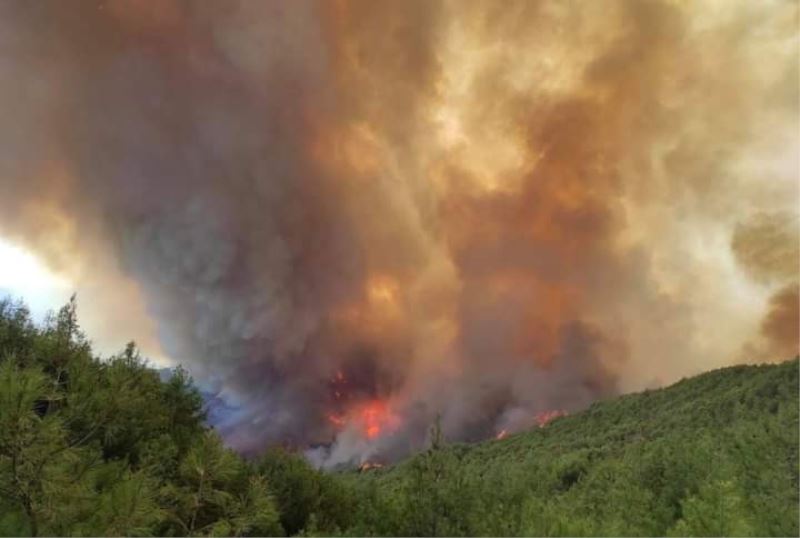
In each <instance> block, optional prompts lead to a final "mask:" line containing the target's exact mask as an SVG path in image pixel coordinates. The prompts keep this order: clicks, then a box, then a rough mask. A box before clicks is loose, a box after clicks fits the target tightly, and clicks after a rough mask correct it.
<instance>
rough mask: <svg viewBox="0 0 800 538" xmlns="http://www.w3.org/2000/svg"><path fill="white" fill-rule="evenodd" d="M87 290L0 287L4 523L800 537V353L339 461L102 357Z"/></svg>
mask: <svg viewBox="0 0 800 538" xmlns="http://www.w3.org/2000/svg"><path fill="white" fill-rule="evenodd" d="M76 308H77V307H76V302H75V300H74V298H73V299H72V300H71V301H70V303H69V304H68V305H66V306H65V307H64V308H62V309H61V310H60V311H59V312H58V313H57V314H55V315H52V316H50V317H49V318H48V319H47V320H46V321H45V323H44V324H42V325H41V326H37V325H36V324H34V323H32V322H31V320H30V315H29V312H28V310H27V309H26V308H25V306H24V305H22V304H20V303H12V302H10V301H0V535H10V536H16V535H59V536H117V535H129V536H148V535H156V536H267V535H282V534H284V533H286V534H289V535H303V536H326V535H350V536H364V535H425V536H427V535H430V536H437V535H450V536H467V535H476V536H487V535H494V536H517V535H535V536H611V535H613V536H660V535H677V536H683V535H693V536H717V535H728V536H748V535H764V536H767V535H770V536H797V535H798V515H799V514H798V503H799V501H800V499H798V487H799V486H800V480H799V479H798V476H799V474H800V473H799V472H800V468H798V437H799V436H800V432H799V431H798V365H799V364H800V363H799V362H798V360H797V359H795V360H791V361H788V362H785V363H783V364H779V365H770V366H767V365H765V366H738V367H734V368H727V369H723V370H718V371H715V372H709V373H707V374H704V375H701V376H698V377H695V378H692V379H686V380H683V381H681V382H679V383H677V384H676V385H673V386H672V387H669V388H666V389H661V390H656V391H646V392H644V393H641V394H634V395H629V396H624V397H621V398H617V399H614V400H610V401H607V402H599V403H596V404H594V405H592V406H591V407H590V408H589V409H588V410H586V411H585V412H582V413H578V414H575V415H573V416H568V417H561V418H558V419H556V420H554V421H553V422H551V423H550V424H548V425H547V426H546V427H544V428H540V429H535V430H532V431H529V432H523V433H520V434H517V435H512V436H510V437H508V438H506V439H503V440H500V441H487V442H484V443H478V444H474V445H459V444H448V443H447V442H446V441H445V439H444V436H443V435H442V431H441V428H440V426H439V423H438V420H437V423H436V424H434V426H433V428H432V430H431V435H430V443H429V446H428V448H427V449H426V450H424V451H422V452H420V453H419V454H416V455H415V456H413V457H411V458H409V459H408V460H406V461H404V462H401V463H399V464H397V465H395V466H393V467H387V468H381V469H370V470H366V471H363V472H356V471H346V472H337V473H329V472H323V471H319V470H317V469H314V468H312V467H311V466H310V465H309V463H308V462H307V461H306V460H305V459H304V458H303V457H302V456H300V455H297V454H293V453H291V452H288V451H286V450H283V449H280V448H272V449H269V450H267V451H266V452H264V453H263V454H262V455H261V456H260V457H258V458H257V459H256V460H255V461H252V462H249V461H246V460H244V459H243V458H241V457H240V456H239V455H237V454H235V453H234V452H232V451H230V450H229V449H227V448H226V447H225V446H224V445H223V443H222V441H221V439H220V438H219V436H218V435H217V434H216V433H215V432H214V431H213V430H211V429H209V428H208V427H207V426H206V425H205V424H204V420H205V416H204V413H203V409H202V405H203V404H202V399H201V397H200V394H199V393H198V391H197V390H196V389H195V388H194V386H193V384H192V381H191V379H190V378H189V376H188V375H187V373H186V372H185V371H184V370H182V369H178V370H177V371H176V373H175V375H173V376H172V377H171V379H170V380H169V381H167V382H162V381H160V379H159V377H158V375H157V373H156V372H155V371H154V370H152V369H151V368H149V367H148V365H147V364H146V362H145V361H144V360H143V359H142V358H141V357H140V355H139V353H138V351H137V350H136V347H135V346H134V345H133V344H129V345H128V346H127V347H126V348H125V350H124V351H123V352H122V353H120V354H119V355H116V356H113V357H110V358H107V359H103V360H101V359H99V358H97V357H95V356H94V355H93V354H92V350H91V347H90V345H89V343H88V341H87V340H86V338H85V337H84V335H83V334H82V333H81V332H80V329H79V327H78V324H77V309H76Z"/></svg>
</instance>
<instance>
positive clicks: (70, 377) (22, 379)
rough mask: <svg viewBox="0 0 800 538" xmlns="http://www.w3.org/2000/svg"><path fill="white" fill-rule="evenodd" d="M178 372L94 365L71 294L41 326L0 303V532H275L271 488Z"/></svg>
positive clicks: (134, 360)
mask: <svg viewBox="0 0 800 538" xmlns="http://www.w3.org/2000/svg"><path fill="white" fill-rule="evenodd" d="M203 420H204V414H203V411H202V399H201V397H200V395H199V393H198V392H197V390H196V389H195V388H194V386H193V385H192V382H191V379H189V377H188V376H187V375H186V373H185V371H183V370H180V369H179V370H178V371H177V372H176V374H175V375H174V376H173V377H172V378H171V379H170V381H168V382H167V383H162V382H161V381H160V380H159V377H158V375H157V373H156V372H155V371H154V370H152V369H151V368H149V367H148V366H147V364H146V362H145V361H144V360H142V358H141V357H140V355H139V353H138V351H137V350H136V347H135V346H134V345H133V344H129V345H128V346H127V347H126V348H125V350H124V351H123V352H122V353H121V354H119V355H117V356H114V357H111V358H109V359H106V360H100V359H98V358H96V357H94V356H93V355H92V352H91V348H90V346H89V344H88V342H87V341H86V339H85V338H84V336H83V334H82V333H81V332H80V329H79V327H78V324H77V306H76V302H75V299H74V298H73V299H72V300H71V301H70V303H69V304H68V305H67V306H65V307H64V308H62V309H61V310H60V311H59V312H58V313H57V314H56V315H53V316H50V317H49V318H48V319H47V320H46V321H45V323H44V324H43V325H42V326H41V327H38V326H36V325H34V324H33V323H32V322H31V320H30V316H29V313H28V310H27V309H26V308H25V307H24V305H21V304H15V303H11V302H9V301H0V534H2V535H11V536H14V535H34V536H35V535H61V536H67V535H70V536H71V535H88V536H103V535H106V536H118V535H130V536H152V535H179V536H183V535H189V534H191V535H225V536H229V535H231V536H245V535H258V536H264V535H276V534H282V533H283V531H282V529H281V527H280V524H279V519H278V518H279V514H278V512H277V509H276V507H275V503H274V501H273V497H272V495H271V493H270V490H269V484H267V482H266V481H265V479H264V477H263V476H261V475H260V474H258V473H257V472H255V471H254V470H253V469H251V467H250V466H249V465H248V464H247V463H246V462H245V461H243V460H242V459H241V458H240V457H239V456H238V455H236V454H234V453H233V452H231V451H230V450H227V449H225V448H224V447H223V446H222V441H221V440H220V438H219V437H218V436H217V434H216V433H214V432H213V431H211V430H209V429H208V428H207V427H206V426H205V425H204V424H203Z"/></svg>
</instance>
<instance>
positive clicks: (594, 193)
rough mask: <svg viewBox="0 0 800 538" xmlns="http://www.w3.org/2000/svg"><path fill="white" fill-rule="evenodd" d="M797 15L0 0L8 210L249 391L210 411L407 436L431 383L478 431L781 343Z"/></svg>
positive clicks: (787, 318)
mask: <svg viewBox="0 0 800 538" xmlns="http://www.w3.org/2000/svg"><path fill="white" fill-rule="evenodd" d="M797 18H798V7H797V4H796V3H793V2H758V3H754V2H744V1H743V2H729V1H724V2H713V1H709V2H702V3H697V2H678V1H666V0H665V1H639V0H630V1H621V0H620V1H611V0H609V1H603V2H589V3H581V4H572V3H564V2H531V1H527V0H525V1H520V2H492V1H489V2H479V1H471V2H448V1H445V2H428V1H420V2H374V1H363V2H358V1H356V2H348V1H336V2H323V3H306V2H291V3H277V2H256V1H229V2H181V1H177V0H176V1H153V2H136V1H131V0H117V1H110V0H109V1H101V0H99V1H97V2H81V3H72V2H60V1H57V0H54V1H44V2H28V1H19V2H11V1H8V2H3V3H1V4H0V75H1V76H2V79H3V81H4V84H3V85H2V86H0V113H2V118H3V123H2V126H1V127H0V178H2V180H0V234H2V235H4V236H6V237H9V238H11V239H12V240H16V241H18V242H21V243H24V244H26V245H27V246H28V247H29V248H31V249H32V250H34V251H36V252H37V253H39V254H40V255H41V256H43V257H44V258H45V259H46V260H48V261H49V263H50V265H51V266H53V267H55V268H57V269H59V270H62V271H64V272H68V273H70V274H72V275H73V277H74V278H76V279H78V280H79V281H97V282H104V283H107V285H106V286H105V287H104V289H105V294H104V295H106V296H108V297H120V296H121V297H122V298H124V299H125V300H120V301H117V304H120V305H122V307H123V308H124V305H125V304H126V302H127V301H128V298H131V297H134V298H131V299H130V300H131V301H135V300H142V301H143V304H144V305H145V306H144V308H146V312H147V315H146V316H145V315H143V314H137V315H135V316H133V317H134V318H136V320H140V318H142V317H144V318H146V321H142V322H141V323H145V322H154V323H155V324H156V325H157V327H158V331H159V342H160V344H161V346H162V347H163V349H164V350H165V352H166V353H167V354H168V355H169V356H170V357H172V358H173V359H174V360H176V361H178V362H182V363H184V364H186V365H187V366H188V367H189V368H190V370H191V371H192V372H193V373H194V375H195V376H196V377H197V378H199V379H201V380H205V381H213V382H214V383H217V384H218V385H219V386H220V387H221V390H222V392H223V393H224V394H225V395H226V397H227V398H229V399H232V400H234V401H235V402H236V404H237V405H238V407H239V409H240V410H239V411H238V412H237V413H236V414H235V415H233V416H231V417H229V420H228V421H226V423H225V424H222V425H221V428H222V430H223V433H224V434H225V435H226V436H227V438H228V439H229V441H230V442H231V443H232V444H233V445H234V446H236V447H238V448H241V449H243V450H256V449H258V448H259V447H261V446H264V444H266V443H270V442H289V443H292V444H296V445H298V446H311V445H316V444H323V445H326V446H328V444H329V443H330V442H331V441H332V440H334V439H336V442H335V443H334V444H333V445H329V446H328V448H326V449H321V450H322V452H319V453H317V455H320V454H321V457H322V458H324V460H325V461H326V462H327V463H331V464H332V463H337V462H340V461H348V460H351V459H352V458H353V457H358V458H367V457H373V456H376V457H393V456H395V455H398V454H402V453H403V452H405V451H407V450H409V449H410V448H413V447H414V446H418V444H419V443H421V442H422V440H423V439H424V435H425V431H426V427H427V426H428V425H429V424H430V423H431V421H432V420H433V417H434V416H435V415H436V414H441V417H442V423H443V427H444V429H445V432H446V434H447V435H449V436H450V437H452V438H459V439H475V438H485V437H488V436H491V435H494V434H496V433H497V432H499V431H500V430H506V429H512V430H513V429H515V428H520V427H525V426H529V425H531V424H533V422H534V419H531V418H530V417H535V416H536V414H537V413H542V412H546V411H551V410H559V411H561V410H564V411H572V410H575V409H578V408H581V407H583V406H585V405H587V404H588V403H589V402H591V401H593V400H595V399H597V398H601V397H604V396H607V395H610V394H614V393H616V392H618V391H624V390H632V389H637V388H642V387H644V386H651V385H658V384H663V383H666V382H669V381H672V380H674V379H676V378H678V377H680V376H682V375H689V374H693V373H696V372H698V371H700V370H704V369H709V368H713V367H717V366H722V365H725V364H729V363H731V362H736V361H742V360H747V361H763V360H782V359H785V358H787V356H786V354H787V353H792V352H793V351H796V344H797V333H796V331H793V330H792V327H791V325H792V323H794V325H795V327H796V325H797V262H798V259H797V258H798V254H797V243H798V207H797V200H798V186H797V180H798V170H797V168H798V149H797V148H798V133H799V131H798V120H797V118H798V112H799V111H798V88H797V80H798V72H797V65H798V62H797V59H798V58H797V47H798V38H797V32H796V28H797V22H798V21H797ZM115 283H118V284H115ZM123 284H124V287H123ZM773 295H774V297H773ZM136 298H138V299H136ZM83 307H84V309H91V308H92V305H91V304H85V303H84V305H83ZM135 323H140V321H135ZM124 328H125V327H122V329H124Z"/></svg>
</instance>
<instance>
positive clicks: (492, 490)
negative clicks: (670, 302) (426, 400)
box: [349, 359, 798, 536]
mask: <svg viewBox="0 0 800 538" xmlns="http://www.w3.org/2000/svg"><path fill="white" fill-rule="evenodd" d="M434 444H435V445H436V444H438V443H437V442H434ZM349 480H351V481H352V483H353V485H354V487H356V488H361V489H362V492H363V494H362V496H361V497H362V498H363V499H367V500H365V501H364V502H363V503H362V504H363V507H362V508H363V509H364V511H365V512H366V514H365V515H363V516H360V517H359V518H357V519H360V520H363V521H367V522H368V523H367V524H366V525H365V526H364V527H363V528H360V529H358V530H359V531H362V532H365V533H373V532H377V533H388V534H401V535H402V534H473V535H474V534H494V535H502V534H511V535H514V534H533V535H553V534H555V535H664V534H668V533H672V534H678V535H752V534H755V535H794V536H796V535H797V534H798V360H797V359H795V360H791V361H788V362H785V363H782V364H779V365H763V366H736V367H732V368H726V369H721V370H717V371H713V372H708V373H706V374H703V375H700V376H697V377H694V378H690V379H685V380H683V381H681V382H679V383H677V384H675V385H673V386H671V387H668V388H664V389H660V390H654V391H646V392H643V393H639V394H632V395H628V396H623V397H621V398H617V399H614V400H610V401H605V402H599V403H596V404H594V405H593V406H592V407H591V408H589V409H588V410H586V411H585V412H582V413H579V414H576V415H573V416H568V417H562V418H558V419H556V420H554V421H552V422H551V423H549V424H548V425H547V426H546V427H544V428H540V429H537V430H533V431H529V432H524V433H520V434H517V435H513V436H511V437H509V438H506V439H503V440H499V441H488V442H484V443H480V444H476V445H450V446H447V445H444V446H440V447H438V448H432V449H430V450H428V451H427V452H425V453H423V454H420V455H418V456H416V457H414V458H412V459H410V460H408V461H406V462H404V463H401V464H399V465H397V466H395V467H392V468H384V469H378V470H374V471H373V470H370V471H367V472H362V473H359V474H352V475H350V476H349ZM370 514H380V516H376V517H372V518H371V516H370Z"/></svg>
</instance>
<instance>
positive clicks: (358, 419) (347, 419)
mask: <svg viewBox="0 0 800 538" xmlns="http://www.w3.org/2000/svg"><path fill="white" fill-rule="evenodd" d="M327 418H328V421H329V422H330V423H331V424H333V425H334V426H336V428H337V429H343V428H344V427H346V426H347V425H348V424H355V425H356V428H357V429H358V430H359V431H360V432H361V433H362V434H363V435H364V437H366V438H367V439H369V440H373V439H377V438H378V437H380V436H381V435H383V434H385V433H387V432H392V431H394V430H396V429H397V428H398V427H399V426H400V417H399V416H398V415H396V414H395V413H393V412H392V411H391V410H390V409H389V406H388V405H387V403H386V402H385V401H384V400H370V401H368V402H365V403H362V404H360V405H357V406H356V407H354V408H352V409H351V410H350V411H348V412H347V413H345V414H338V413H328V415H327Z"/></svg>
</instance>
